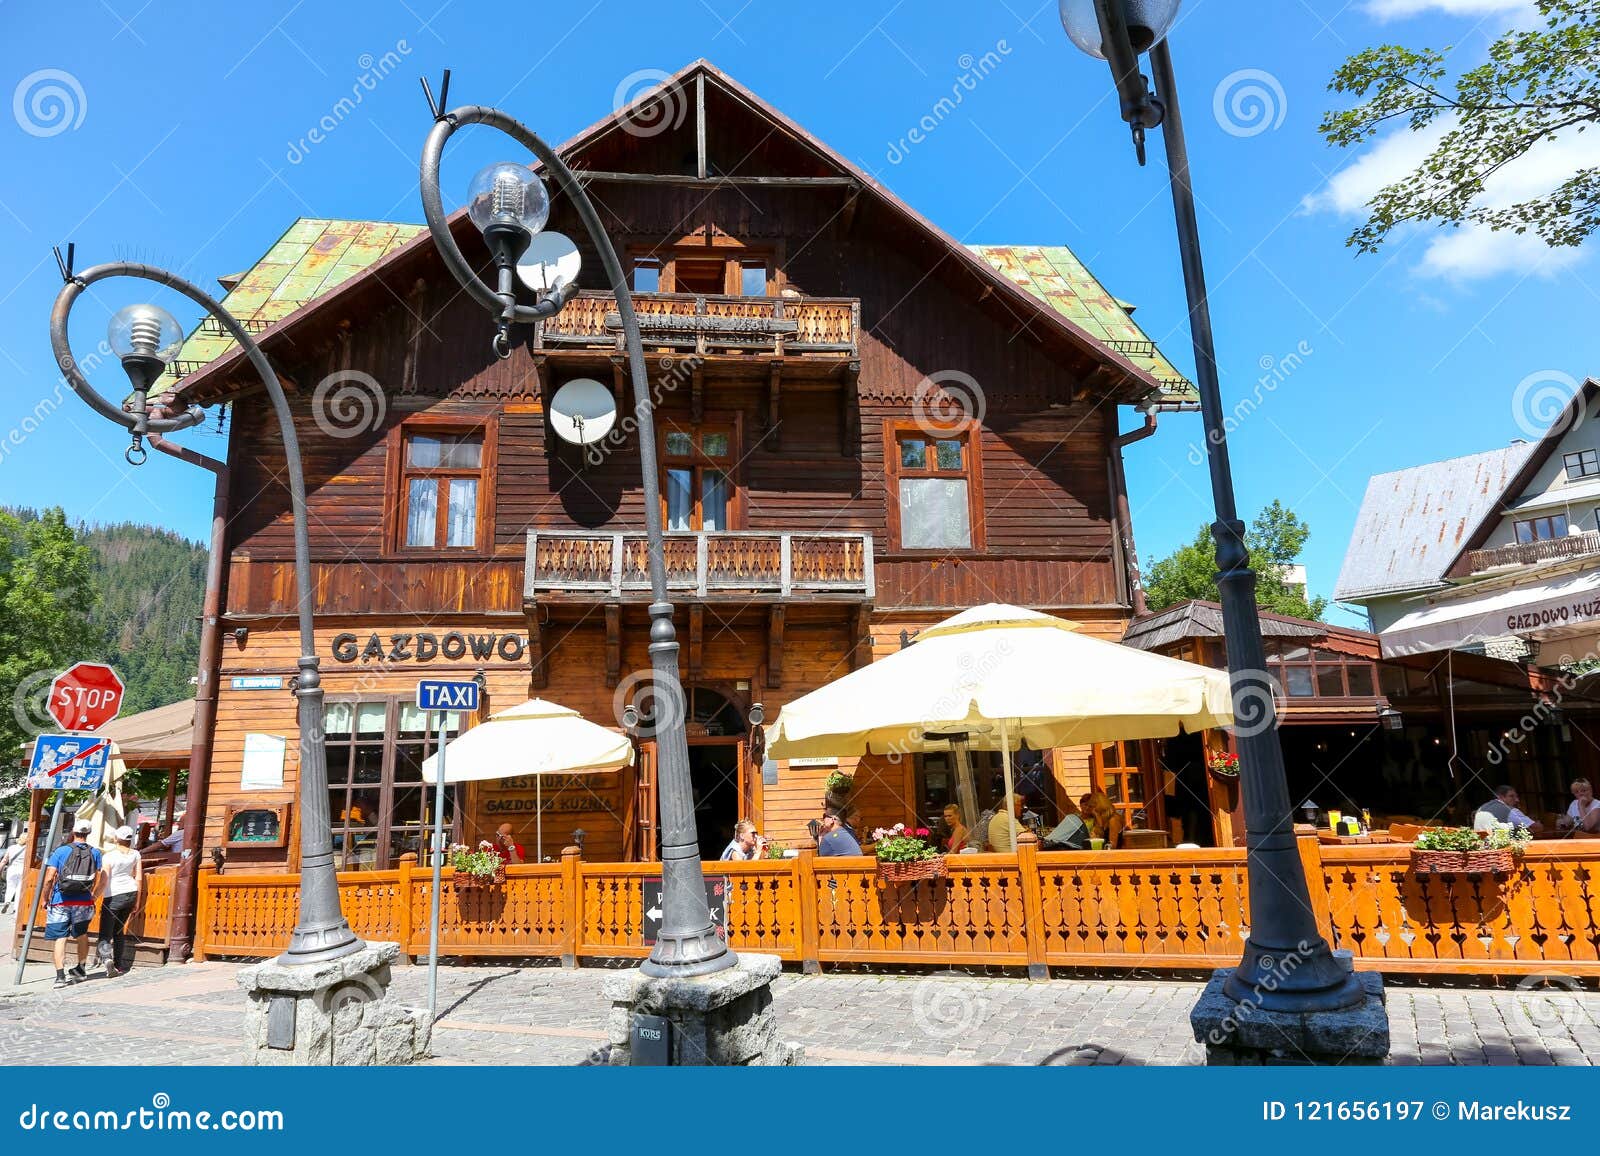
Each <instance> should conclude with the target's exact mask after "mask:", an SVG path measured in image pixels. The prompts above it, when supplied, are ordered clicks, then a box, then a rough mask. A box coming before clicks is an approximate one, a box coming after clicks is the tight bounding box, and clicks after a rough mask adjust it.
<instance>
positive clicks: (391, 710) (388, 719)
mask: <svg viewBox="0 0 1600 1156" xmlns="http://www.w3.org/2000/svg"><path fill="white" fill-rule="evenodd" d="M414 702H415V698H414V696H413V695H409V694H403V693H402V694H384V693H372V694H330V695H328V696H327V698H326V699H325V700H324V709H326V708H327V707H329V706H333V705H335V704H346V705H349V706H350V707H351V721H350V727H351V730H350V739H349V740H348V741H346V742H339V741H335V742H332V743H328V744H327V748H328V752H329V759H328V770H329V774H328V784H327V787H328V792H329V796H328V824H329V829H330V831H331V832H332V835H333V840H334V851H333V854H334V862H335V869H336V870H339V871H385V870H388V869H389V868H391V867H393V866H394V865H395V864H394V863H392V862H390V861H389V843H390V840H391V839H392V838H393V836H394V833H395V830H396V829H397V826H398V825H397V824H396V823H395V821H394V796H395V790H396V788H397V786H398V787H400V788H404V789H410V788H412V787H417V788H420V789H421V791H422V800H423V807H424V811H423V824H422V830H421V832H420V834H421V835H422V836H423V847H424V849H426V847H427V845H428V839H427V837H428V836H429V835H430V833H431V832H432V827H431V826H430V825H429V823H428V820H429V819H430V818H431V817H432V815H433V789H432V787H431V786H430V784H429V783H428V781H427V779H426V778H425V777H424V778H422V779H419V780H417V782H415V783H401V784H396V783H395V780H394V773H395V765H396V763H397V761H398V748H399V746H400V708H401V707H402V706H410V705H413V704H414ZM363 705H367V706H376V705H382V706H383V739H382V746H383V763H382V768H381V770H380V771H379V774H378V781H377V782H376V783H359V784H358V783H353V782H351V781H350V774H351V770H352V767H353V763H354V760H355V750H356V748H357V747H358V746H360V745H363V740H361V739H360V738H358V737H357V736H358V734H359V732H358V731H357V730H356V722H357V719H358V718H359V714H360V707H361V706H363ZM471 725H472V719H471V717H470V716H468V717H466V718H463V720H462V727H461V730H459V731H457V732H456V734H457V735H460V734H463V733H465V731H466V730H467V728H468V727H470V726H471ZM414 741H415V740H414ZM437 741H438V732H437V730H436V729H434V728H433V727H428V728H426V729H425V730H424V731H423V737H422V739H421V740H420V743H421V746H422V749H423V753H424V757H427V754H428V753H430V752H431V751H432V750H433V749H434V746H435V744H436V743H437ZM365 745H374V741H373V740H370V739H368V740H365ZM335 752H337V753H338V754H339V755H342V756H343V761H342V763H336V761H335V758H334V757H333V756H334V753H335ZM336 765H338V766H340V767H341V772H340V781H339V782H334V778H335V776H334V774H333V769H334V767H335V766H336ZM338 787H343V788H344V789H345V790H346V792H347V793H346V796H345V797H346V798H347V799H348V798H349V795H348V792H349V791H352V790H367V791H372V790H375V791H377V792H378V813H377V817H376V819H375V820H374V822H372V823H370V824H368V823H363V824H362V825H360V826H359V827H356V828H355V830H357V831H363V832H365V831H371V832H372V833H373V834H375V835H376V836H377V839H378V842H377V855H376V857H375V859H374V862H373V864H372V866H370V867H349V866H345V865H344V864H345V859H344V856H345V850H344V847H345V843H344V837H345V835H346V834H347V833H348V832H349V831H350V829H351V827H350V823H349V821H348V819H340V818H339V816H338V813H337V811H336V810H335V809H334V806H333V796H332V792H333V790H334V789H335V788H338ZM450 806H451V814H450V822H449V823H448V824H447V826H448V827H449V828H450V829H451V830H452V831H455V830H458V829H459V828H460V824H461V814H462V792H461V788H460V786H459V784H457V785H456V786H455V789H454V790H453V791H452V792H451V795H450ZM419 861H420V857H419Z"/></svg>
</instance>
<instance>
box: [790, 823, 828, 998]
mask: <svg viewBox="0 0 1600 1156" xmlns="http://www.w3.org/2000/svg"><path fill="white" fill-rule="evenodd" d="M816 867H817V848H816V844H811V845H809V846H803V847H801V848H800V854H799V855H797V856H795V859H794V893H795V895H796V897H797V898H798V899H799V902H798V903H797V904H796V909H795V910H796V918H797V919H798V920H799V921H800V927H799V929H798V930H799V935H798V936H797V937H796V941H797V943H798V944H799V946H800V970H801V972H802V973H804V974H805V975H820V974H822V962H821V961H820V960H819V959H818V958H817V939H818V935H817V927H818V924H817V871H816Z"/></svg>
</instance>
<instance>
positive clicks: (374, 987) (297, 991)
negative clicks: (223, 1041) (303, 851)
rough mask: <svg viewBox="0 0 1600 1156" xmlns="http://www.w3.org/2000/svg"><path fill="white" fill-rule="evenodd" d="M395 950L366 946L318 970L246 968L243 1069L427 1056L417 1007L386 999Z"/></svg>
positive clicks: (426, 1024) (424, 1023)
mask: <svg viewBox="0 0 1600 1156" xmlns="http://www.w3.org/2000/svg"><path fill="white" fill-rule="evenodd" d="M399 954H400V945H399V944H397V943H369V944H367V945H366V946H365V947H364V948H362V950H360V951H358V952H355V953H354V954H351V955H345V956H340V957H339V958H338V959H331V960H328V961H327V962H325V963H317V964H305V965H302V966H286V965H284V964H283V963H281V962H280V961H278V960H276V959H269V960H267V961H266V962H265V963H258V964H256V965H255V966H254V967H247V968H245V969H244V970H243V971H241V972H240V973H239V976H238V980H239V986H240V987H242V988H244V990H245V992H246V994H247V995H248V996H249V1000H250V1003H249V1007H248V1008H247V1009H246V1011H245V1057H244V1062H245V1063H246V1064H249V1065H255V1066H258V1067H287V1066H305V1065H310V1066H318V1067H326V1066H332V1065H337V1066H341V1067H369V1066H373V1065H379V1064H410V1063H414V1062H415V1061H417V1060H419V1059H421V1058H422V1057H423V1056H424V1055H426V1054H427V1051H428V1039H429V1035H430V1033H431V1031H432V1028H433V1022H432V1020H431V1019H430V1018H429V1016H428V1012H427V1010H426V1009H424V1008H410V1007H404V1006H402V1005H401V1004H400V1002H399V1001H398V1000H396V999H393V998H392V997H391V996H390V995H389V978H390V977H389V968H390V965H391V964H392V963H393V962H394V960H395V959H396V958H397V957H398V956H399Z"/></svg>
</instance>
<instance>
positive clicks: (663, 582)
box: [421, 72, 738, 977]
mask: <svg viewBox="0 0 1600 1156" xmlns="http://www.w3.org/2000/svg"><path fill="white" fill-rule="evenodd" d="M449 76H450V74H449V73H448V72H447V73H445V81H444V87H443V88H442V89H441V92H440V99H439V102H438V103H437V104H435V103H434V100H433V94H432V92H431V90H429V89H428V88H427V82H426V81H424V82H423V88H424V90H425V91H427V92H428V102H429V105H430V106H431V107H432V108H433V113H434V124H433V129H432V131H431V132H429V134H428V140H427V144H426V145H425V146H424V148H423V151H422V175H421V186H422V210H423V213H424V215H425V216H426V217H427V220H428V231H429V232H430V233H431V234H432V235H433V241H434V244H435V245H436V246H437V247H438V249H439V255H440V257H441V258H442V259H443V261H444V263H445V267H446V268H448V269H449V270H450V272H451V274H452V275H454V277H455V278H456V280H457V281H459V282H460V283H461V286H462V288H463V289H465V290H466V291H467V293H468V294H469V295H470V296H472V297H473V298H474V299H475V300H476V301H478V302H479V303H480V304H481V305H483V306H484V308H485V309H487V310H488V311H489V312H490V313H491V314H492V315H493V316H494V318H495V321H496V323H497V326H498V328H497V330H496V333H495V337H494V349H495V352H496V353H497V354H498V355H499V356H500V357H502V358H504V357H509V356H510V355H511V330H512V328H513V326H515V325H525V324H531V323H532V322H535V321H538V320H540V319H542V318H546V317H552V316H554V315H555V314H556V313H558V312H560V311H561V309H562V308H563V307H564V306H565V305H566V304H567V303H568V302H569V301H570V300H572V298H573V297H574V296H575V295H576V294H577V281H576V278H573V279H570V280H567V281H565V282H558V283H557V284H556V285H555V286H554V288H552V289H550V290H548V291H544V292H541V293H539V295H538V296H537V298H536V299H535V301H534V303H533V304H531V305H529V304H522V303H519V302H518V300H517V291H516V268H515V266H516V262H517V258H518V257H519V256H521V254H522V253H524V252H525V251H526V250H527V248H528V245H529V243H530V242H531V241H532V238H533V234H534V233H535V232H537V231H538V230H539V229H542V228H543V227H544V224H545V220H546V219H547V217H548V215H549V195H548V193H547V192H546V191H545V188H544V184H543V182H542V181H541V180H540V179H539V178H538V176H536V175H535V174H534V173H533V172H532V171H531V170H529V169H528V168H527V167H526V166H523V165H518V164H496V165H491V166H489V167H488V168H486V169H484V170H483V171H482V172H480V173H479V174H478V175H477V176H476V177H475V178H474V179H473V182H472V185H471V186H470V188H469V193H468V195H469V202H468V208H467V212H468V215H469V216H470V217H471V218H472V221H473V223H474V224H476V225H477V226H478V228H479V229H480V230H481V231H482V233H483V237H484V241H485V242H486V243H487V244H488V246H489V252H490V254H491V255H492V257H493V259H494V265H495V273H496V284H495V286H494V287H493V288H491V287H490V286H488V285H486V284H485V283H484V282H483V281H481V280H480V279H479V278H478V276H477V274H476V273H474V272H473V269H472V267H471V266H470V265H469V264H467V260H466V258H465V257H464V256H462V253H461V250H460V248H459V247H458V246H457V245H456V242H455V238H454V237H453V236H451V234H450V226H449V224H448V223H447V221H446V219H445V213H444V206H443V204H442V203H441V200H440V194H439V159H440V157H441V155H442V154H443V152H444V146H445V142H446V141H448V140H449V139H450V137H451V134H453V133H454V132H455V131H456V130H457V129H458V128H461V127H462V126H463V125H469V124H482V125H488V126H489V127H490V128H495V129H498V130H500V131H501V132H503V133H505V134H506V135H507V136H509V137H511V138H512V139H513V140H515V141H516V142H517V143H518V144H520V145H522V146H523V147H524V148H526V149H528V151H530V152H531V153H533V154H534V156H536V157H538V158H539V161H540V162H541V163H542V164H543V166H544V168H545V171H546V172H549V173H554V174H555V177H556V181H557V183H558V185H559V187H560V189H561V191H562V192H564V193H565V194H566V195H567V196H568V197H570V198H571V200H572V204H573V207H574V208H575V209H576V210H577V213H578V216H579V218H580V219H581V220H582V221H583V225H584V227H585V228H586V229H587V230H588V231H589V238H590V240H591V241H592V242H593V244H594V247H595V248H596V250H598V251H599V254H600V262H601V264H602V265H603V266H604V268H605V274H606V279H607V281H608V283H609V284H610V287H611V292H612V294H613V296H615V298H616V301H617V314H618V316H619V317H620V318H621V321H622V331H623V335H624V338H625V340H626V343H627V348H628V367H629V374H630V377H631V379H632V383H633V397H634V410H633V412H634V420H635V423H636V425H637V436H638V439H639V462H640V467H641V469H642V471H643V479H642V480H643V484H644V514H645V536H646V540H647V547H648V551H649V565H650V611H649V612H650V646H649V650H650V662H651V669H652V672H653V676H652V682H653V694H654V700H653V701H654V710H653V712H652V714H653V717H654V723H655V727H656V741H657V747H658V753H657V774H658V776H659V778H660V792H659V793H660V798H661V833H662V844H661V896H662V903H661V907H662V917H661V930H660V931H659V932H658V933H657V935H656V943H655V946H654V947H653V948H651V951H650V957H649V958H648V959H646V960H645V961H644V963H643V964H642V965H641V967H640V970H641V971H643V972H644V973H645V974H646V975H649V976H658V977H664V976H675V977H689V976H697V975H709V974H711V973H712V972H718V971H721V970H723V969H724V968H728V967H732V966H734V964H735V963H737V962H738V960H737V957H736V956H735V955H734V953H733V952H732V951H731V950H729V948H728V945H727V944H726V943H724V942H723V941H722V940H721V939H720V938H718V936H717V933H716V930H715V928H714V927H713V926H712V923H711V913H710V910H709V909H708V908H707V906H706V898H705V878H704V873H703V870H702V868H701V865H700V843H699V838H698V836H697V834H696V831H695V821H694V795H693V791H692V788H691V785H690V781H689V743H688V735H687V732H686V730H685V717H684V716H685V705H686V704H685V701H684V693H683V688H682V685H681V684H680V682H679V680H678V640H677V630H676V628H675V627H674V626H673V623H672V603H671V601H669V599H668V597H667V570H666V559H665V555H664V553H663V530H662V525H661V498H660V482H659V479H658V477H657V473H656V438H655V422H654V416H653V411H652V406H651V398H650V380H649V376H648V373H647V371H646V368H645V361H644V347H643V344H642V342H641V339H640V336H639V322H638V319H637V317H636V316H635V315H634V310H633V299H632V297H631V296H630V295H629V291H628V282H627V277H626V276H625V274H624V273H623V270H622V263H621V262H620V261H619V260H618V259H617V254H616V250H615V249H614V248H612V245H611V240H610V238H609V237H607V236H606V232H605V228H604V226H603V225H602V224H601V222H600V214H599V213H598V212H597V211H596V210H595V207H594V204H593V202H592V201H590V199H589V196H588V194H587V193H586V192H585V191H584V189H583V186H582V185H581V184H579V183H578V179H577V177H575V176H574V175H573V173H572V170H571V169H570V168H568V167H567V164H566V162H565V161H563V160H562V159H561V158H560V157H559V156H558V155H556V152H555V150H553V149H552V148H550V146H549V145H547V144H545V142H544V141H543V140H541V139H540V138H539V137H538V136H537V135H535V134H534V133H533V132H532V131H531V130H530V129H528V128H527V127H526V126H525V125H523V124H522V123H521V122H519V121H517V120H515V119H514V118H512V117H510V116H507V115H506V114H505V113H503V112H500V111H499V110H497V109H493V108H484V107H482V106H479V105H464V106H462V107H461V108H456V109H452V110H449V111H446V110H445V108H444V100H445V96H446V94H447V93H448V86H449Z"/></svg>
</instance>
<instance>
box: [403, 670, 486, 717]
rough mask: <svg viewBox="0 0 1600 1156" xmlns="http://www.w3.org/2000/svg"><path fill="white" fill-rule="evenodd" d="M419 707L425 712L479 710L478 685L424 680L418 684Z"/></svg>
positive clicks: (432, 679)
mask: <svg viewBox="0 0 1600 1156" xmlns="http://www.w3.org/2000/svg"><path fill="white" fill-rule="evenodd" d="M417 706H419V707H420V708H422V709H423V710H477V709H478V684H477V683H475V682H473V681H471V680H470V679H468V680H466V681H465V682H451V681H449V680H447V679H442V678H424V679H422V680H421V681H419V682H418V683H417Z"/></svg>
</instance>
